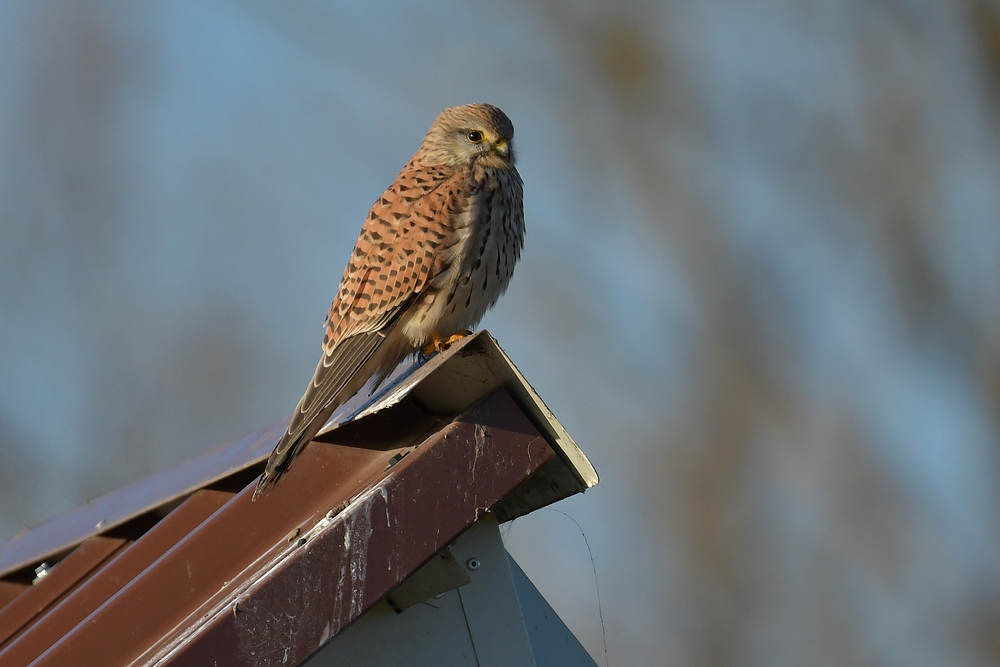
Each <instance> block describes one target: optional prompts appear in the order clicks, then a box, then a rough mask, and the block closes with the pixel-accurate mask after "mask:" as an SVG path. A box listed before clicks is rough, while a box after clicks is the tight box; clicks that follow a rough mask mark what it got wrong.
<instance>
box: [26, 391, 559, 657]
mask: <svg viewBox="0 0 1000 667" xmlns="http://www.w3.org/2000/svg"><path fill="white" fill-rule="evenodd" d="M428 433H430V435H429V437H428V436H427V434H428ZM328 437H329V438H331V439H333V438H334V437H336V439H337V441H336V442H333V443H330V444H326V443H315V444H313V445H311V446H309V447H308V448H306V450H305V451H304V452H303V454H302V458H301V460H300V461H299V462H298V463H297V465H296V466H295V467H294V468H292V470H291V471H289V473H288V476H287V477H286V479H285V480H283V481H282V483H281V484H280V485H278V486H277V487H276V488H275V489H274V491H273V492H272V494H271V495H269V496H267V497H266V498H264V499H262V500H261V501H258V502H256V503H251V502H250V495H251V493H252V490H253V489H252V485H251V486H248V487H247V488H246V489H244V490H243V491H241V492H240V493H239V494H237V495H236V496H235V497H234V498H233V499H232V500H231V501H229V502H228V503H227V504H226V505H225V506H224V507H222V508H221V509H220V510H219V511H217V512H216V513H215V514H213V515H212V516H211V517H210V518H209V519H207V520H206V521H205V522H204V523H202V524H201V525H200V526H198V528H197V529H195V530H194V531H193V532H191V533H190V534H189V535H188V536H187V537H185V538H184V539H183V540H181V541H180V542H179V543H177V544H176V545H175V546H174V547H172V548H171V549H169V550H168V551H166V552H165V553H164V555H163V556H162V557H161V558H160V559H159V560H157V561H156V562H155V563H153V564H152V565H151V566H150V567H148V568H147V569H146V570H145V571H144V572H143V573H142V574H141V575H140V576H138V577H136V578H135V579H133V580H132V581H131V582H129V583H128V584H127V585H125V586H124V587H123V588H122V589H121V591H119V592H118V594H116V595H115V596H113V597H112V598H110V599H109V600H108V601H107V602H105V603H104V604H103V605H102V606H101V607H100V608H98V609H97V610H96V611H95V612H93V613H92V614H91V615H90V616H89V617H88V618H87V619H86V621H85V622H83V623H80V624H79V625H77V626H76V627H75V628H74V629H73V630H72V631H71V632H69V633H67V634H66V635H65V636H63V637H62V638H61V639H60V640H59V641H57V642H56V643H55V644H53V645H52V646H51V647H50V648H49V649H48V650H47V651H46V652H45V653H44V654H42V655H41V656H40V657H39V658H38V659H37V660H36V661H35V662H34V663H33V664H34V665H37V666H38V667H42V666H44V665H66V664H94V665H108V666H113V665H126V664H133V663H134V664H174V665H205V664H208V665H211V664H213V661H215V662H217V664H218V665H220V666H221V665H237V664H238V665H255V664H270V663H268V660H273V661H275V662H276V663H277V664H281V663H282V661H283V660H285V659H286V658H287V663H285V664H289V665H294V664H299V663H301V662H302V661H303V660H304V659H305V658H307V657H308V656H309V655H310V654H311V653H313V652H314V651H315V650H317V649H318V648H319V645H320V644H321V643H322V641H326V640H328V639H329V638H330V637H332V636H334V635H335V634H336V633H337V632H338V631H339V629H341V628H343V627H345V626H346V625H347V624H348V623H350V622H351V621H352V620H353V619H355V618H356V617H357V616H358V615H359V614H361V613H362V612H363V611H364V610H365V609H367V608H369V607H370V606H371V605H372V604H374V603H375V602H377V601H378V600H379V599H381V598H382V597H384V596H385V595H386V594H387V593H388V592H389V591H390V590H392V588H393V587H394V586H395V585H397V584H398V583H399V582H400V581H402V580H403V579H405V578H406V577H407V576H408V575H409V574H411V573H412V572H414V571H415V570H417V569H418V568H419V567H420V566H421V565H423V564H424V563H425V562H426V561H427V560H428V559H430V558H431V557H432V556H433V555H434V554H435V553H437V552H438V551H439V550H440V549H441V548H442V547H444V546H446V545H447V544H448V542H449V541H451V540H452V539H454V538H455V537H456V536H457V535H458V534H460V533H461V532H462V531H463V530H464V529H465V528H466V527H468V526H469V525H471V524H472V523H473V522H474V521H475V519H476V518H477V517H478V516H480V515H481V514H482V512H484V511H485V510H486V509H487V508H488V507H490V506H491V505H493V504H495V503H496V502H497V501H498V500H499V499H500V498H502V497H503V496H504V495H505V494H506V493H508V492H509V491H510V490H511V489H513V488H515V487H516V486H518V485H519V484H520V483H522V482H523V481H524V479H526V478H527V477H529V476H530V475H531V474H533V472H534V471H536V470H537V469H538V468H539V467H541V466H543V465H544V464H545V463H546V462H547V461H550V460H552V459H553V458H554V457H555V453H554V452H553V451H552V449H551V448H550V447H549V446H548V445H547V444H546V442H545V440H544V438H542V437H541V436H540V435H539V434H538V432H537V430H536V429H535V428H534V427H533V426H532V425H531V423H530V422H529V421H528V420H527V419H526V418H525V416H524V415H523V413H522V412H521V411H520V410H519V409H518V408H517V406H516V405H515V404H514V402H513V401H512V400H511V399H510V398H509V396H507V395H506V394H505V393H504V392H502V391H501V392H497V393H496V394H494V395H493V396H491V397H490V398H488V399H487V400H486V401H484V402H483V403H482V404H481V405H480V406H478V407H476V408H474V409H473V410H471V411H470V412H469V413H468V414H466V415H464V416H462V417H460V418H458V419H456V420H455V421H453V422H450V423H446V424H444V425H442V423H441V421H440V420H439V419H435V418H434V417H432V416H428V415H426V414H424V413H423V412H422V411H420V410H419V409H418V408H417V407H416V406H415V404H412V403H410V404H408V403H405V402H404V403H403V404H401V405H400V406H398V409H394V410H392V411H388V412H387V413H386V414H383V415H373V416H372V417H370V418H367V419H365V420H362V421H361V422H358V423H356V424H352V425H350V428H344V429H339V430H338V431H337V432H335V433H332V434H329V436H328ZM394 461H396V463H395V465H391V467H390V464H391V463H392V462H394ZM331 511H333V514H334V515H333V516H332V518H331V516H330V515H331ZM338 511H339V513H337V512H338ZM345 540H346V541H345ZM345 545H346V546H345ZM109 637H122V638H126V637H127V638H128V640H127V641H109ZM286 650H287V653H286Z"/></svg>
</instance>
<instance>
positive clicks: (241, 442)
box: [0, 420, 287, 577]
mask: <svg viewBox="0 0 1000 667" xmlns="http://www.w3.org/2000/svg"><path fill="white" fill-rule="evenodd" d="M286 424H287V420H286V421H281V422H276V423H274V424H271V425H269V426H265V427H264V428H261V429H258V430H256V431H254V432H253V433H250V434H249V435H246V436H244V437H242V438H240V439H238V440H234V441H232V442H229V443H226V444H224V445H222V446H220V447H216V448H215V449H213V450H211V451H208V452H206V453H204V454H202V455H201V456H196V457H194V458H191V459H188V460H186V461H184V462H182V463H180V464H179V465H177V466H174V467H173V468H169V469H167V470H164V471H162V472H159V473H156V474H155V475H152V476H150V477H148V478H146V479H144V480H140V481H138V482H135V483H133V484H129V485H128V486H125V487H122V488H121V489H118V490H116V491H112V492H111V493H109V494H107V495H104V496H101V497H100V498H97V499H95V500H92V501H90V502H89V503H87V504H85V505H81V506H80V507H77V508H76V509H74V510H71V511H70V512H67V513H66V514H62V515H60V516H57V517H55V518H53V519H50V520H49V521H46V522H44V523H41V524H39V525H37V526H34V527H32V528H29V529H27V530H23V531H21V532H20V533H18V534H17V535H14V536H13V537H11V538H9V539H8V540H5V541H4V542H2V543H0V577H3V576H6V575H8V574H9V573H11V572H15V571H17V570H20V569H22V568H25V567H28V566H30V565H32V564H34V563H38V562H40V561H42V560H45V559H47V558H51V557H53V556H57V555H58V554H61V553H64V552H66V551H67V550H69V549H71V548H73V547H74V546H76V545H77V544H79V543H80V542H82V541H83V540H85V539H86V538H88V537H90V536H92V535H98V534H101V533H105V532H107V531H108V530H110V529H112V528H114V527H116V526H119V525H121V524H123V523H125V522H126V521H129V520H130V519H134V518H135V517H137V516H139V515H141V514H143V513H145V512H148V511H150V510H152V509H155V508H157V507H162V506H164V505H168V504H170V503H172V502H176V501H177V500H179V499H182V498H183V497H184V496H186V495H188V494H190V493H192V492H193V491H195V490H197V489H199V488H202V487H205V486H208V485H209V484H211V483H213V482H215V481H217V480H219V479H222V478H225V477H227V476H229V475H232V474H233V473H236V472H239V471H240V470H243V469H245V468H246V467H247V466H249V465H253V464H255V463H258V462H260V461H263V460H264V459H266V458H267V455H268V454H270V453H271V449H272V448H273V447H274V443H275V442H276V441H277V438H278V435H279V434H280V433H281V431H282V430H283V429H284V428H285V425H286Z"/></svg>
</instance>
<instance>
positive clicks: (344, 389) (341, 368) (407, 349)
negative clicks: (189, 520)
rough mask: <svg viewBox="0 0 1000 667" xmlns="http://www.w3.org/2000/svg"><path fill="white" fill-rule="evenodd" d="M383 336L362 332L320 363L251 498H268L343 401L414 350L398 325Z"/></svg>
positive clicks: (381, 375)
mask: <svg viewBox="0 0 1000 667" xmlns="http://www.w3.org/2000/svg"><path fill="white" fill-rule="evenodd" d="M393 329H394V330H392V331H390V332H388V333H386V334H382V333H381V332H371V333H363V334H358V335H355V336H351V337H349V338H347V339H345V340H343V341H342V342H341V343H340V344H339V345H338V346H337V347H336V349H334V350H333V352H332V353H331V354H330V355H327V356H324V357H323V358H322V359H320V362H319V365H318V366H317V367H316V373H315V374H314V375H313V379H312V382H310V383H309V388H308V389H306V393H305V394H304V395H303V396H302V399H301V400H300V401H299V404H298V406H297V407H296V409H295V412H294V414H292V419H291V421H290V422H289V424H288V429H287V430H286V431H285V432H284V434H282V436H281V438H280V439H279V440H278V444H277V445H276V446H275V448H274V451H273V452H271V456H270V457H269V458H268V460H267V465H265V466H264V472H263V474H262V475H261V476H260V480H258V482H257V488H256V489H254V492H253V500H257V498H259V497H261V496H264V495H267V493H268V492H269V491H270V490H271V489H272V488H273V487H274V485H275V484H277V483H278V480H280V479H281V477H282V475H284V474H285V473H286V472H287V471H288V468H289V467H290V466H291V465H292V461H294V460H295V457H297V456H298V455H299V453H300V452H301V451H302V450H303V449H305V446H306V445H308V444H309V443H310V442H312V439H313V438H315V437H316V434H317V433H319V430H320V429H321V428H323V425H324V424H326V421H327V420H328V419H329V418H330V416H331V415H332V414H333V413H334V411H335V410H336V409H337V408H338V407H340V406H341V405H342V404H343V403H344V401H346V400H347V399H349V398H351V396H353V395H354V394H356V393H357V391H358V390H359V389H361V388H362V387H363V386H365V384H366V383H367V382H368V381H369V380H370V379H373V378H374V380H375V384H376V385H377V384H378V383H380V382H381V381H382V380H384V379H385V377H386V376H388V375H389V373H391V372H392V369H393V368H395V367H396V365H397V364H398V363H399V362H400V361H402V360H403V359H405V358H406V356H407V355H409V354H410V353H411V352H412V351H413V348H412V346H411V345H410V344H409V342H408V341H407V340H406V339H405V337H403V335H402V334H401V333H400V332H399V327H394V328H393Z"/></svg>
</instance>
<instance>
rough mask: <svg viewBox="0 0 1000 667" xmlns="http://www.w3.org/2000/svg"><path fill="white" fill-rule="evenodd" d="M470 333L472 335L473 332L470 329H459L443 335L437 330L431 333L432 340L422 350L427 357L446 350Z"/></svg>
mask: <svg viewBox="0 0 1000 667" xmlns="http://www.w3.org/2000/svg"><path fill="white" fill-rule="evenodd" d="M470 335H472V332H471V331H469V330H468V329H459V330H458V331H456V332H455V333H453V334H452V335H450V336H442V335H441V334H439V333H438V332H436V331H435V332H434V333H432V334H431V342H430V343H428V344H427V345H425V346H424V349H423V350H421V352H422V353H423V355H424V356H425V357H429V356H431V355H432V354H434V353H435V352H444V351H445V350H447V349H448V348H449V347H451V346H452V345H453V344H454V343H457V342H458V341H460V340H462V339H463V338H465V337H466V336H470Z"/></svg>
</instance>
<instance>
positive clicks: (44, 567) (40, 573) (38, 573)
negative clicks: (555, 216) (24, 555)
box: [31, 563, 52, 584]
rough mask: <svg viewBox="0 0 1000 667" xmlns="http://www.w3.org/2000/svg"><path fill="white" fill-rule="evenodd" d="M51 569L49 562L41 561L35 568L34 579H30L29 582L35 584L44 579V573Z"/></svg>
mask: <svg viewBox="0 0 1000 667" xmlns="http://www.w3.org/2000/svg"><path fill="white" fill-rule="evenodd" d="M51 570H52V565H51V564H49V563H42V564H41V565H39V566H38V567H36V568H35V578H34V580H32V582H31V583H32V584H37V583H38V582H39V581H41V580H42V579H44V578H45V575H47V574H48V573H49V572H50V571H51Z"/></svg>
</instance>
